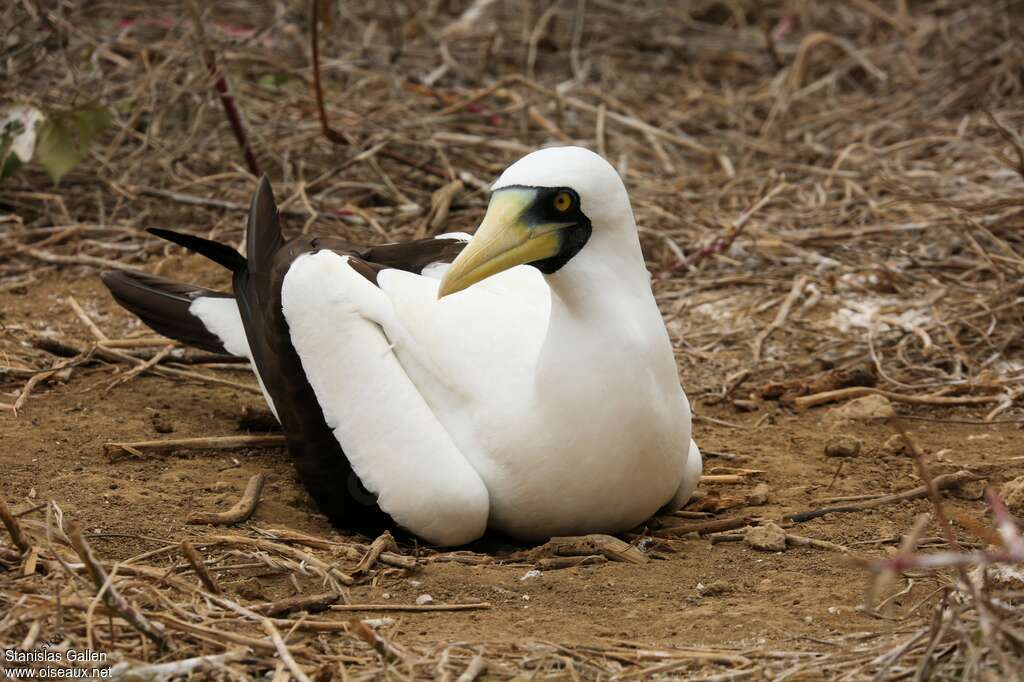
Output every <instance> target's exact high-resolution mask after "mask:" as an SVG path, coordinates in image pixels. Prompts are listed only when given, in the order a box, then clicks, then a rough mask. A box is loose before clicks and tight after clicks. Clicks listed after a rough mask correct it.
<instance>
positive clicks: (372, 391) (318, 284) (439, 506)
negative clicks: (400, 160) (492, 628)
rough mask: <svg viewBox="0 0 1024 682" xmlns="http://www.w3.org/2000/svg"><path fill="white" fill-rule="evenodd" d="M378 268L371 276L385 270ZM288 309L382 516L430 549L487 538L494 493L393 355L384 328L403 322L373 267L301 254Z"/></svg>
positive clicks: (321, 392)
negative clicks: (433, 545)
mask: <svg viewBox="0 0 1024 682" xmlns="http://www.w3.org/2000/svg"><path fill="white" fill-rule="evenodd" d="M381 260H385V258H381ZM370 266H371V267H370V268H369V274H370V275H371V276H372V274H373V272H379V271H381V270H383V267H382V266H381V264H380V263H379V262H377V263H370ZM281 303H282V309H283V312H284V316H285V319H286V320H287V322H288V327H289V334H290V337H291V342H292V345H293V346H294V348H295V351H296V352H297V354H298V356H299V358H300V360H301V363H302V369H303V373H304V374H305V375H306V378H307V379H308V381H309V383H310V385H311V386H312V388H313V391H314V393H315V395H316V400H317V402H318V403H319V407H320V409H322V411H323V416H324V420H325V421H326V423H327V426H328V428H330V429H331V430H332V431H333V433H334V435H335V437H336V438H337V440H338V442H339V444H340V445H341V447H342V448H343V450H344V453H345V456H346V457H347V458H348V460H349V462H350V464H351V466H352V469H353V471H354V472H355V473H356V475H357V476H358V477H359V479H360V480H361V481H362V483H363V485H365V486H366V488H367V489H368V490H370V491H371V492H373V493H375V494H376V495H377V497H378V499H377V504H379V506H380V508H381V509H382V510H384V511H385V512H386V513H387V514H389V515H390V516H391V517H392V518H393V519H394V520H395V521H396V522H397V523H398V524H400V525H402V526H404V527H406V528H408V529H409V530H410V531H412V532H414V533H415V534H417V535H419V536H421V537H423V538H425V539H427V540H428V541H431V542H435V543H438V544H444V545H451V544H461V543H464V542H468V541H470V540H473V539H475V538H476V537H479V536H480V535H481V534H482V533H483V531H484V528H485V526H486V522H487V512H488V507H489V501H488V494H487V489H486V488H485V487H484V484H483V482H482V480H481V479H480V477H479V475H478V474H477V473H476V471H475V470H474V469H473V468H472V467H471V466H470V464H469V463H468V461H467V460H466V458H465V457H464V456H463V454H462V453H461V452H460V451H459V449H458V447H457V446H456V444H455V443H454V442H453V440H452V438H451V436H450V435H449V433H448V432H447V430H446V429H445V428H444V426H443V425H442V423H441V422H440V421H439V420H438V418H437V416H436V415H435V414H434V412H433V411H432V409H431V407H430V405H428V403H427V401H426V400H425V399H424V397H423V395H422V394H421V393H420V391H419V390H418V388H417V386H416V385H415V384H414V383H413V382H412V380H410V378H409V375H408V374H407V372H406V371H405V369H404V368H403V366H402V364H401V363H400V362H399V360H398V358H397V357H396V356H395V354H394V353H393V352H392V348H391V342H390V341H389V339H388V338H387V337H386V336H385V335H384V333H383V332H382V326H384V324H386V325H389V326H392V327H395V326H396V323H395V320H394V317H393V313H392V311H391V309H390V302H389V300H388V298H387V296H386V295H385V294H384V292H383V291H382V290H381V289H379V288H378V287H377V286H376V285H375V284H374V282H373V281H372V279H371V277H368V272H367V263H366V262H365V261H360V260H359V259H358V258H356V257H354V256H349V255H342V254H339V253H336V252H335V251H332V250H328V249H322V250H319V251H316V252H312V253H305V254H302V255H300V256H298V257H297V258H296V259H295V260H294V262H292V264H291V265H290V267H289V268H288V272H287V274H286V275H285V277H284V280H283V282H282V286H281ZM382 323H383V324H382Z"/></svg>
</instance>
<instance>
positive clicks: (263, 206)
mask: <svg viewBox="0 0 1024 682" xmlns="http://www.w3.org/2000/svg"><path fill="white" fill-rule="evenodd" d="M282 246H284V235H283V233H282V232H281V220H280V216H279V215H278V211H277V202H275V201H274V190H273V189H272V188H271V187H270V180H269V179H267V176H266V175H264V176H263V177H261V178H260V184H259V186H258V187H257V188H256V193H255V194H253V196H252V203H251V204H250V206H249V218H248V220H247V221H246V229H245V256H246V258H247V259H248V270H249V275H250V277H252V278H253V279H254V280H255V281H254V282H253V284H255V288H254V289H251V291H252V293H254V294H256V300H255V301H253V303H259V302H262V301H266V300H267V299H268V296H269V292H270V288H271V285H270V271H271V269H272V267H273V263H274V256H275V255H276V254H277V252H278V251H280V249H281V247H282Z"/></svg>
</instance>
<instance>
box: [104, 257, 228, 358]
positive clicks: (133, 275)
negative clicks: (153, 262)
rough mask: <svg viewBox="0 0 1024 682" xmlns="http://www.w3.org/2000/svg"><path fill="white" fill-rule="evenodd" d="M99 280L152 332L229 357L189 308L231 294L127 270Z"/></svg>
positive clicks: (219, 342) (111, 273)
mask: <svg viewBox="0 0 1024 682" xmlns="http://www.w3.org/2000/svg"><path fill="white" fill-rule="evenodd" d="M100 277H101V278H102V280H103V283H104V284H105V285H107V288H108V289H110V293H111V295H113V297H114V300H115V301H117V302H118V303H119V304H120V305H121V306H122V307H124V308H126V309H127V310H130V311H131V312H133V313H135V314H136V315H138V316H139V318H140V319H141V320H142V321H143V322H145V323H146V325H147V326H148V327H149V328H150V329H152V330H153V331H155V332H157V333H158V334H162V335H163V336H167V337H170V338H172V339H175V340H177V341H181V342H182V343H184V344H187V345H189V346H194V347H195V348H201V349H202V350H205V351H209V352H211V353H223V354H227V355H229V353H228V351H227V350H225V349H224V345H223V344H222V343H221V341H220V339H219V338H217V336H216V335H214V334H213V333H211V332H210V331H209V330H207V329H206V327H205V326H203V323H202V322H201V321H200V320H199V318H198V317H196V316H195V315H193V314H192V313H191V312H189V307H190V306H191V305H192V303H193V301H195V300H196V299H197V298H206V297H211V298H232V296H231V295H230V294H224V293H221V292H219V291H213V290H212V289H204V288H203V287H197V286H194V285H192V284H183V283H181V282H175V281H173V280H170V279H165V278H163V277H157V276H155V275H148V274H146V273H143V272H133V271H130V270H111V271H109V272H104V273H103V274H102V275H100Z"/></svg>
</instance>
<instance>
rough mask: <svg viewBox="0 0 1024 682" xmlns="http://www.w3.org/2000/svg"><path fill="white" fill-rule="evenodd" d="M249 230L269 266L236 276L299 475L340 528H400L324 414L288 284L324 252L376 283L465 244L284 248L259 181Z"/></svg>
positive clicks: (313, 241)
mask: <svg viewBox="0 0 1024 682" xmlns="http://www.w3.org/2000/svg"><path fill="white" fill-rule="evenodd" d="M249 228H250V238H249V240H248V246H249V248H250V249H252V251H250V253H249V254H247V255H248V260H249V263H250V264H252V263H263V264H267V265H265V266H264V267H265V268H266V269H265V270H264V271H262V272H260V273H257V275H256V276H253V274H252V273H251V272H248V273H245V274H244V275H243V276H239V275H238V274H236V279H235V292H236V295H237V296H238V298H239V309H240V310H241V313H242V320H243V322H244V324H245V331H246V336H247V337H248V339H249V345H250V347H251V348H252V353H253V359H254V362H255V363H256V366H257V369H258V371H259V374H260V376H261V377H262V378H263V381H264V385H265V386H266V388H267V391H268V392H269V393H270V396H271V398H272V399H273V401H274V406H275V408H276V409H277V414H278V417H279V418H280V420H281V425H282V426H283V427H284V432H285V435H286V438H287V442H288V450H289V452H290V453H291V455H292V458H293V460H294V462H295V468H296V470H297V471H298V474H299V477H300V478H301V479H302V482H303V484H304V485H305V486H306V489H307V490H309V492H310V494H311V495H312V496H313V499H314V500H316V502H317V504H318V505H319V507H320V509H321V510H323V512H324V513H325V514H326V515H327V516H328V517H329V518H330V519H331V521H332V522H333V523H334V524H336V525H338V526H342V527H346V528H353V529H357V530H360V531H363V532H366V533H374V532H377V531H379V530H381V529H383V528H386V527H390V526H393V525H394V524H393V523H392V522H391V519H390V517H388V516H387V515H386V514H385V513H384V512H383V511H381V509H380V507H379V506H378V505H377V501H376V498H375V496H374V495H372V494H371V493H369V492H368V491H367V490H366V489H365V488H364V487H363V485H362V483H361V482H360V481H359V479H358V477H357V476H356V475H355V473H354V472H353V471H352V468H351V465H350V464H349V462H348V459H347V458H346V456H345V452H344V450H343V449H342V447H341V445H340V444H339V443H338V440H337V438H335V436H334V433H333V432H332V431H331V429H330V428H329V427H328V426H327V423H326V422H325V420H324V416H323V410H322V408H321V407H320V404H319V403H318V402H317V400H316V395H315V394H314V392H313V388H312V386H311V385H310V383H309V381H308V379H307V378H306V375H305V374H304V373H303V369H302V362H301V360H300V359H299V356H298V353H297V352H296V350H295V347H294V346H293V345H292V341H291V335H290V331H289V328H288V322H287V320H285V317H284V311H283V308H282V302H281V286H282V284H283V282H284V278H285V275H287V274H288V270H289V268H290V267H291V265H292V263H293V262H294V261H295V259H296V258H298V257H299V256H302V255H303V254H308V253H316V252H317V251H321V250H324V249H328V250H331V251H334V252H336V253H339V254H344V255H350V256H353V260H352V263H353V265H354V266H355V267H356V269H357V271H359V272H360V273H362V274H363V276H365V277H366V278H367V279H368V280H370V281H372V282H376V278H377V274H378V273H379V272H380V271H381V270H384V269H388V268H394V269H402V270H406V271H409V272H416V273H419V272H421V271H422V270H423V268H424V267H426V266H427V265H428V264H430V263H435V262H438V261H450V260H452V259H454V258H455V256H456V255H458V253H459V252H460V251H461V250H462V248H463V247H464V246H465V243H464V242H462V241H461V240H453V239H426V240H419V241H416V242H408V243H405V244H391V245H384V246H374V247H364V248H359V247H356V246H354V245H353V244H351V243H349V242H347V241H345V240H343V239H337V238H331V237H310V236H301V237H297V238H295V239H292V240H291V241H288V242H287V243H284V242H283V240H281V238H280V234H281V228H280V223H279V218H278V214H277V208H276V205H275V204H274V201H273V195H272V194H271V192H270V186H269V184H268V183H266V182H262V183H261V184H260V187H259V189H258V190H257V194H256V197H255V198H254V199H253V205H252V212H251V215H250V223H249ZM275 245H277V246H276V250H275V252H274V253H273V254H272V255H271V254H268V253H267V252H266V250H265V248H264V247H265V246H266V248H267V249H270V248H274V247H275ZM356 259H358V260H356Z"/></svg>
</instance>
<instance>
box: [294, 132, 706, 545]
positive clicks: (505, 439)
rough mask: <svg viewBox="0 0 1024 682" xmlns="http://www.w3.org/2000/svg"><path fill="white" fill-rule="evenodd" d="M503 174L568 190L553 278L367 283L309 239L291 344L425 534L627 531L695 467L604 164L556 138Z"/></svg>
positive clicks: (622, 206) (627, 224) (652, 312)
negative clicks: (567, 242) (573, 225)
mask: <svg viewBox="0 0 1024 682" xmlns="http://www.w3.org/2000/svg"><path fill="white" fill-rule="evenodd" d="M510 185H528V186H568V187H572V188H573V189H575V190H576V191H577V192H578V194H579V195H580V200H581V205H582V207H583V210H584V211H585V212H586V214H587V215H588V216H589V217H590V219H591V221H592V223H593V233H592V236H591V238H590V239H589V241H588V242H587V244H586V245H585V246H584V247H583V248H582V250H581V251H580V252H579V254H577V255H576V256H575V257H573V258H572V259H570V260H569V261H568V262H567V263H566V264H565V265H564V266H563V267H562V268H561V269H560V270H558V271H557V272H556V273H554V274H552V275H546V276H545V275H542V274H541V273H540V272H539V271H538V270H537V269H535V268H533V267H530V266H529V265H520V266H517V267H513V268H511V269H509V270H506V271H504V272H502V273H499V274H497V275H494V276H492V277H490V278H488V279H486V280H484V281H483V282H480V283H478V284H475V285H474V286H471V287H469V288H468V289H466V290H464V291H461V292H459V293H457V294H453V295H452V296H449V297H446V298H443V299H441V300H438V299H437V288H438V279H437V278H436V277H437V275H439V274H443V271H444V268H436V269H431V270H428V271H427V273H428V275H427V276H424V275H416V274H412V273H408V272H403V271H400V270H386V271H384V272H382V273H381V274H380V276H379V278H378V283H379V287H378V286H374V285H373V284H372V283H371V282H369V281H367V280H366V279H365V278H363V277H361V276H360V275H358V274H357V273H355V272H354V271H353V270H352V268H350V267H349V266H348V264H347V257H346V256H342V255H338V254H334V253H332V252H329V251H322V252H320V253H317V254H315V255H307V256H302V257H300V259H299V260H297V261H296V262H295V263H294V264H293V265H292V267H291V269H290V270H289V273H288V275H287V276H286V277H285V282H284V288H283V297H282V301H283V305H284V311H285V316H286V317H287V319H288V323H289V326H290V327H291V334H292V340H293V343H294V344H295V347H296V349H297V350H298V352H299V355H300V357H301V358H302V363H303V367H304V368H305V369H306V374H307V376H308V377H309V378H310V381H311V383H312V384H313V386H314V389H315V391H316V394H317V398H318V401H319V402H320V404H321V406H322V407H323V409H324V413H325V416H327V420H328V424H329V425H331V426H332V427H333V428H334V429H335V434H336V435H337V437H338V440H339V442H340V443H341V445H342V447H343V448H344V449H345V451H346V452H347V453H348V454H349V459H350V461H351V462H352V465H353V468H354V470H355V472H356V473H357V474H358V475H359V477H360V479H362V481H363V483H364V484H365V485H366V486H367V488H369V489H370V490H371V491H373V492H376V493H378V494H379V496H380V500H379V503H380V505H381V508H382V509H384V511H386V512H388V513H389V514H391V515H392V516H393V517H394V518H395V519H396V521H398V522H399V523H400V524H402V525H403V526H405V527H406V528H408V529H409V530H411V531H413V532H414V533H416V534H417V535H420V536H421V537H424V538H426V539H428V540H430V541H433V542H436V543H438V544H460V543H462V542H466V541H469V540H472V539H475V538H476V537H478V536H479V535H480V534H481V532H482V529H483V527H484V526H485V525H489V526H490V527H492V528H494V529H496V530H499V531H501V532H503V533H506V534H508V535H511V536H513V537H516V538H521V539H524V540H543V539H546V538H547V537H550V536H553V535H570V534H581V533H588V532H596V531H602V532H616V531H623V530H627V529H629V528H631V527H634V526H636V525H637V524H639V523H642V522H643V521H644V520H645V519H647V518H648V517H650V516H651V515H652V514H653V513H654V512H656V511H657V510H658V509H659V508H660V507H662V506H664V505H666V504H669V505H671V506H674V507H676V508H678V507H679V506H681V505H682V504H684V503H685V502H686V500H687V499H689V497H690V494H691V493H692V491H693V489H694V488H695V487H696V483H697V480H698V479H699V476H700V468H701V467H700V453H699V451H697V449H696V446H695V445H691V440H690V409H689V404H688V402H687V400H686V396H685V395H684V393H683V391H682V389H681V387H680V385H679V380H678V376H677V369H676V364H675V360H674V357H673V354H672V347H671V343H670V341H669V338H668V334H667V332H666V330H665V326H664V323H663V321H662V318H661V314H660V312H659V311H658V308H657V305H656V303H655V300H654V297H653V295H652V293H651V287H650V277H649V274H648V272H647V269H646V267H645V265H644V260H643V255H642V253H641V250H640V243H639V239H638V234H637V229H636V225H635V222H634V220H633V214H632V210H631V208H630V205H629V200H628V197H627V195H626V190H625V188H624V186H623V184H622V182H621V180H620V179H619V177H618V175H617V174H616V173H615V171H614V169H612V168H611V166H610V165H609V164H608V163H607V162H605V161H604V160H603V159H601V158H600V157H598V156H597V155H595V154H593V153H591V152H589V151H586V150H583V149H579V148H556V149H547V150H543V151H539V152H535V153H533V154H531V155H529V156H527V157H525V158H524V159H522V160H520V161H519V162H517V163H516V164H514V165H513V166H511V167H510V168H509V169H508V170H507V171H506V172H505V173H504V174H503V175H502V176H501V178H500V179H499V180H498V182H497V183H495V185H494V189H495V190H498V189H500V188H502V187H506V186H510ZM389 349H390V350H389ZM688 460H689V461H688Z"/></svg>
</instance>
